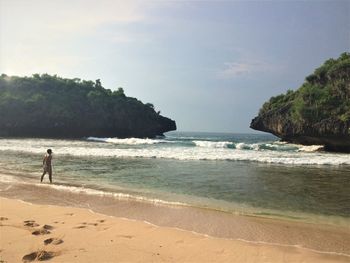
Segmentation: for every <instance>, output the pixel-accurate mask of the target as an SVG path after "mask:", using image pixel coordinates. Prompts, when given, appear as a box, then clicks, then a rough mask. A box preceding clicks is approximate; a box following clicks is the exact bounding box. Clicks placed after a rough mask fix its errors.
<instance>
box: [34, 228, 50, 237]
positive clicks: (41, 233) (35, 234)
mask: <svg viewBox="0 0 350 263" xmlns="http://www.w3.org/2000/svg"><path fill="white" fill-rule="evenodd" d="M50 233H51V232H50V231H49V230H47V229H44V228H42V229H38V230H35V231H33V232H32V235H34V236H39V235H47V234H50Z"/></svg>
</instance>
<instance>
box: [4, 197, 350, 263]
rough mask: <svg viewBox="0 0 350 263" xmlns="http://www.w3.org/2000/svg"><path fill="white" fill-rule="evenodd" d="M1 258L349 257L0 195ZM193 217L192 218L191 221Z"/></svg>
mask: <svg viewBox="0 0 350 263" xmlns="http://www.w3.org/2000/svg"><path fill="white" fill-rule="evenodd" d="M0 220H1V221H0V262H31V261H36V260H48V261H49V262H249V263H250V262H349V261H350V257H347V256H341V255H331V254H322V253H318V252H315V251H311V250H307V249H302V248H296V247H290V246H277V245H268V244H254V243H247V242H244V241H239V240H229V239H221V238H213V237H208V236H205V235H200V234H196V233H192V232H189V231H183V230H179V229H175V228H168V227H157V226H154V225H151V224H148V223H145V222H142V221H133V220H129V219H122V218H116V217H110V216H106V215H103V214H98V213H93V212H91V211H89V210H87V209H80V208H70V207H60V206H50V205H34V204H30V203H25V202H22V201H18V200H13V199H6V198H0ZM194 220H195V219H194Z"/></svg>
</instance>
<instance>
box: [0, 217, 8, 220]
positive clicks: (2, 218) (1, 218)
mask: <svg viewBox="0 0 350 263" xmlns="http://www.w3.org/2000/svg"><path fill="white" fill-rule="evenodd" d="M5 220H9V219H8V218H7V217H4V216H0V221H5Z"/></svg>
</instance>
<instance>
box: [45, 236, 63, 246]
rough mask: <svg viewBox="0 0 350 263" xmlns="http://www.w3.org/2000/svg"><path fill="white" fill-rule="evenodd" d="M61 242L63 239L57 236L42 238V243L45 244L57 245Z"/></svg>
mask: <svg viewBox="0 0 350 263" xmlns="http://www.w3.org/2000/svg"><path fill="white" fill-rule="evenodd" d="M62 243H63V240H62V239H59V238H55V237H53V238H48V239H45V240H44V244H45V245H49V244H52V245H59V244H62Z"/></svg>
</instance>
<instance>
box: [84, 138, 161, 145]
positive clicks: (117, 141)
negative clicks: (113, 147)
mask: <svg viewBox="0 0 350 263" xmlns="http://www.w3.org/2000/svg"><path fill="white" fill-rule="evenodd" d="M87 140H88V141H97V142H109V143H114V144H124V145H142V144H157V143H162V142H164V140H157V139H148V138H147V139H140V138H125V139H119V138H99V137H88V138H87Z"/></svg>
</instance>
